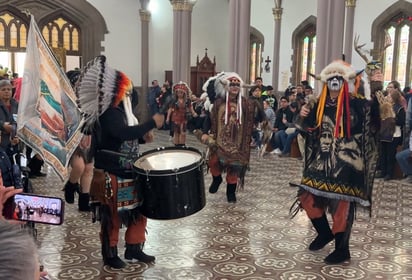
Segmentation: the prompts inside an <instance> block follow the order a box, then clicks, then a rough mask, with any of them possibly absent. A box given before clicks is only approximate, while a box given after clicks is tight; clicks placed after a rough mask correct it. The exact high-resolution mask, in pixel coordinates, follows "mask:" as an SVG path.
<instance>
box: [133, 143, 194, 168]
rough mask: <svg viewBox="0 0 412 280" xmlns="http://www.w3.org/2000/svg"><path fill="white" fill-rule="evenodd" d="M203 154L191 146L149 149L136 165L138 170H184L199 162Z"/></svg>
mask: <svg viewBox="0 0 412 280" xmlns="http://www.w3.org/2000/svg"><path fill="white" fill-rule="evenodd" d="M201 159H202V155H201V154H200V153H199V152H198V151H196V150H195V149H190V148H181V149H177V148H166V149H162V150H155V151H149V152H148V153H146V154H143V155H142V156H141V157H139V158H138V159H137V160H136V162H135V163H134V166H135V167H136V169H137V170H138V171H141V172H142V171H144V174H145V173H147V172H150V173H152V172H156V171H157V172H164V171H171V170H182V169H185V168H189V167H191V166H193V164H196V163H199V162H200V161H201Z"/></svg>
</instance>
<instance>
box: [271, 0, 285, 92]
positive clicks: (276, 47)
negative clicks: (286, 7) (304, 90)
mask: <svg viewBox="0 0 412 280" xmlns="http://www.w3.org/2000/svg"><path fill="white" fill-rule="evenodd" d="M272 11H273V16H274V20H275V30H274V36H273V59H272V69H273V72H272V86H273V90H274V92H275V93H276V92H278V91H279V54H280V32H281V24H282V12H283V8H282V0H275V8H273V9H272Z"/></svg>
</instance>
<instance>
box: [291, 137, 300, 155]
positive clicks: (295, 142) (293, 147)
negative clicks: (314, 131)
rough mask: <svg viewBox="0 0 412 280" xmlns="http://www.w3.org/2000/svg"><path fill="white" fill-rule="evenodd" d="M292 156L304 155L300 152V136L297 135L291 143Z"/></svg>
mask: <svg viewBox="0 0 412 280" xmlns="http://www.w3.org/2000/svg"><path fill="white" fill-rule="evenodd" d="M290 157H293V158H301V157H302V154H301V153H300V150H299V144H298V137H295V138H294V139H293V140H292V145H290Z"/></svg>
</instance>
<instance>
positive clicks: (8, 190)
mask: <svg viewBox="0 0 412 280" xmlns="http://www.w3.org/2000/svg"><path fill="white" fill-rule="evenodd" d="M360 75H361V74H359V73H357V72H356V71H355V70H354V69H353V68H352V67H351V66H350V65H348V64H347V63H345V62H343V61H334V62H332V63H330V64H329V65H327V66H326V67H325V68H324V69H323V70H322V71H321V73H320V75H319V77H317V78H318V79H319V80H320V81H321V82H322V88H321V91H320V92H319V93H315V92H314V90H313V88H312V87H311V86H310V85H309V84H308V83H307V82H306V81H302V82H301V83H300V84H298V85H296V86H291V87H289V88H288V89H287V90H286V91H285V92H284V93H283V94H281V95H279V94H275V92H274V90H273V88H272V87H271V86H265V85H264V84H263V80H262V78H260V77H257V78H256V79H255V81H254V83H253V84H252V85H246V84H245V82H244V81H243V80H242V78H241V77H240V76H239V75H238V74H237V73H234V72H222V73H219V74H217V75H216V76H214V77H211V78H210V79H209V80H208V81H207V82H206V83H205V84H204V85H203V88H202V92H201V93H197V94H194V93H192V92H191V89H190V87H189V86H188V85H187V83H186V82H184V81H180V82H178V83H175V84H173V83H171V82H169V81H165V82H164V83H163V85H162V86H160V85H159V83H158V81H157V80H154V81H153V82H152V86H151V87H150V89H149V91H148V95H147V106H148V109H149V111H150V114H151V117H150V118H149V120H147V121H146V122H144V123H139V121H138V120H137V118H136V116H135V115H134V113H133V108H134V107H135V106H136V105H137V92H136V91H135V90H134V87H133V84H132V82H131V80H130V79H129V78H128V77H127V76H126V75H125V74H124V73H123V72H121V71H118V70H116V69H113V68H111V67H110V66H109V65H108V64H107V62H106V58H105V57H104V56H99V57H96V58H95V59H94V60H93V61H92V62H90V63H88V65H87V67H85V69H83V70H81V71H80V70H76V71H71V72H69V73H67V76H68V78H69V79H70V81H71V83H72V86H73V88H74V90H75V92H76V96H77V99H78V100H77V102H78V104H79V106H80V108H82V109H83V110H86V111H84V112H82V113H83V116H84V118H85V119H84V121H85V124H84V126H83V127H82V132H83V139H82V141H81V143H80V145H79V147H78V149H77V150H76V152H75V153H74V154H73V156H72V158H71V160H70V164H71V165H70V168H71V173H70V177H69V179H68V180H67V182H66V183H65V185H64V187H63V191H64V198H65V201H66V202H67V203H70V204H71V203H74V200H75V195H76V194H78V196H79V199H78V200H79V201H78V209H79V211H94V217H96V216H98V217H99V218H98V220H99V221H100V223H101V231H100V240H101V245H102V246H101V248H102V257H103V262H104V264H105V265H108V266H110V267H112V268H117V269H119V268H124V267H125V266H126V263H125V262H124V261H123V260H122V259H121V258H120V257H119V255H118V250H117V246H118V241H119V229H120V227H121V226H122V225H124V226H126V227H127V230H126V232H125V238H124V239H125V242H126V244H125V245H126V251H125V255H124V258H125V259H126V260H127V261H141V262H145V263H149V262H153V261H154V260H155V257H154V256H150V255H148V254H146V253H145V252H143V248H144V243H145V240H146V237H145V235H146V224H147V218H146V217H145V216H143V215H142V214H141V213H140V212H139V211H138V209H139V206H140V205H141V200H140V198H139V197H138V193H137V191H136V187H137V186H136V185H135V183H136V182H135V175H134V174H133V170H132V165H133V162H134V161H135V160H136V159H137V157H138V155H139V145H140V144H143V143H147V142H151V141H153V140H154V139H153V132H152V130H153V129H166V130H169V131H170V134H169V135H170V137H171V140H172V142H173V144H174V145H175V146H178V147H180V146H185V144H186V133H187V132H193V133H194V134H195V135H196V136H197V137H198V139H199V140H200V141H201V142H202V143H204V144H205V145H207V146H208V149H209V152H208V153H207V158H206V162H207V166H208V168H209V170H210V173H211V175H212V183H211V185H210V186H209V189H208V191H209V192H210V193H212V194H214V193H217V192H218V190H219V187H220V185H221V184H222V183H223V181H225V182H226V198H227V201H228V202H229V203H236V202H237V197H236V191H237V190H238V189H239V188H243V187H244V178H245V176H246V173H247V170H248V168H249V162H250V160H251V159H250V157H251V150H252V149H257V150H259V151H261V153H259V155H260V156H269V155H268V154H271V155H275V156H276V158H277V159H278V160H281V158H285V157H290V156H291V149H292V145H293V143H294V140H295V139H296V142H297V143H298V148H299V150H300V154H301V155H302V157H301V159H302V160H303V167H304V168H303V173H302V178H301V181H300V183H298V184H296V186H297V187H298V192H297V200H296V203H297V204H298V205H299V207H300V208H302V209H304V210H305V212H306V214H307V216H308V218H309V219H310V221H311V222H312V224H313V226H314V228H315V230H316V231H317V233H318V235H317V237H316V238H315V239H314V240H313V241H312V243H311V244H310V245H309V250H319V249H321V248H323V247H324V246H325V245H326V244H328V243H329V242H331V241H333V240H334V241H335V250H334V251H333V252H332V253H331V254H329V255H328V256H327V257H326V258H325V262H326V263H329V264H336V263H341V262H344V261H346V260H348V259H349V258H350V252H349V237H350V233H351V228H352V224H353V222H354V219H355V208H356V207H355V205H356V204H357V203H358V204H360V205H363V206H366V207H370V205H371V193H372V186H373V181H374V179H375V178H383V179H384V180H392V179H394V170H395V166H396V163H398V164H399V166H400V168H401V170H402V172H403V174H404V176H405V177H406V178H405V179H404V180H405V182H406V183H412V135H411V134H410V132H409V128H410V127H411V123H412V99H411V98H410V96H411V94H412V93H411V91H410V89H409V88H405V89H404V90H403V91H401V89H400V84H399V83H398V82H397V81H391V82H390V83H389V84H388V85H387V86H386V88H385V89H384V88H383V82H382V85H381V86H380V87H378V88H373V90H372V91H371V92H370V93H369V92H366V87H365V86H364V85H363V83H364V82H366V81H362V79H361V78H360ZM368 78H370V77H369V76H368ZM375 85H376V84H375ZM245 87H246V88H247V89H248V90H247V91H246V90H245ZM91 89H94V90H91ZM13 91H16V86H15V83H14V81H11V80H9V79H7V78H3V79H2V80H0V130H1V132H2V133H1V143H0V149H2V150H4V151H6V152H7V154H8V156H9V160H14V158H13V153H15V152H16V151H18V153H20V152H21V151H22V149H23V148H24V147H23V146H22V145H21V143H20V141H19V139H18V137H17V136H16V114H17V106H18V101H17V100H16V99H15V98H14V97H15V96H19V95H18V93H16V92H13ZM96 93H99V94H103V95H104V98H101V96H100V95H97V94H96ZM89 103H90V104H89ZM91 103H93V104H91ZM84 108H87V109H84ZM408 135H409V136H408ZM407 139H409V143H408V141H407ZM408 144H409V146H408ZM376 151H379V153H378V152H376ZM32 158H36V159H37V160H41V159H38V157H36V156H33V157H32ZM2 171H3V170H2ZM375 171H376V176H375ZM39 172H40V170H36V174H37V176H39V174H40V173H41V172H40V173H39ZM3 173H4V172H3ZM4 174H5V173H4ZM224 175H225V176H224ZM108 182H109V183H108ZM336 186H340V187H336ZM107 188H110V190H111V191H110V192H109V194H110V195H108V193H107ZM18 192H20V190H16V189H15V188H14V187H13V182H11V183H10V182H8V183H7V184H4V186H3V181H1V186H0V200H1V201H0V202H1V203H0V206H1V207H0V208H2V207H3V204H5V203H6V199H7V198H8V197H10V196H11V195H13V194H14V193H18ZM125 198H126V199H125ZM90 201H93V203H94V204H93V205H94V206H93V207H91V204H90ZM97 211H98V214H96V212H97ZM327 213H330V214H331V215H332V218H333V225H332V228H330V226H329V222H328V220H327V215H326V214H327ZM5 231H10V232H14V231H16V229H15V228H12V227H10V226H9V225H8V224H7V223H4V222H1V224H0V234H5V233H4V232H5ZM19 234H20V233H19ZM4 236H5V237H4V238H7V236H6V235H4ZM27 242H28V244H27V250H29V249H30V250H32V249H31V248H32V247H33V244H31V243H30V242H31V241H27ZM29 243H30V244H29ZM32 251H35V250H34V249H33V250H32ZM33 255H35V254H34V253H33ZM1 258H2V257H0V259H1ZM4 262H5V263H7V261H4ZM36 263H37V259H36V258H34V264H36ZM30 265H33V263H31V264H30ZM30 267H31V266H30ZM33 273H36V274H38V273H39V271H38V269H34V268H33ZM43 274H44V273H43ZM36 277H38V276H37V275H36ZM25 279H29V278H25ZM35 279H37V278H35Z"/></svg>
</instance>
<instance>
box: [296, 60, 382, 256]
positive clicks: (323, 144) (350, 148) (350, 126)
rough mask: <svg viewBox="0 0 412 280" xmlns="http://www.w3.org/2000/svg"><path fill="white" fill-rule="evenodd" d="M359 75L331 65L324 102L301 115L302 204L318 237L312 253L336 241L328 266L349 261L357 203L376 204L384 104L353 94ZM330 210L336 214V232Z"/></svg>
mask: <svg viewBox="0 0 412 280" xmlns="http://www.w3.org/2000/svg"><path fill="white" fill-rule="evenodd" d="M355 77H356V72H355V71H354V70H352V68H351V67H350V66H349V65H348V64H346V63H345V62H343V61H335V62H332V63H331V64H329V65H327V66H326V67H325V68H324V69H323V70H322V72H321V73H320V80H321V81H322V82H323V83H324V85H323V89H322V93H321V94H320V96H319V99H318V100H317V102H315V103H314V104H311V106H308V105H306V106H303V107H302V109H301V112H300V118H301V119H300V127H301V128H303V131H302V133H303V135H304V137H305V161H304V170H303V176H302V179H301V182H300V184H298V186H299V190H298V200H297V203H299V204H300V207H302V208H303V209H304V210H305V211H306V214H307V216H308V217H309V218H310V220H311V222H312V224H313V226H314V228H315V230H316V231H317V233H318V235H317V237H316V238H315V239H314V240H313V241H312V242H311V244H310V245H309V250H311V251H316V250H320V249H321V248H323V247H324V246H325V245H327V244H328V243H329V242H331V241H332V240H335V250H334V251H333V252H332V253H331V254H329V255H328V256H327V257H326V258H325V262H326V263H328V264H335V263H341V262H344V261H346V260H348V259H350V252H349V237H350V233H351V229H352V224H353V221H354V216H355V204H356V203H359V204H361V205H363V206H367V207H370V205H371V195H372V186H373V177H374V172H375V167H376V161H377V153H376V138H375V135H374V133H375V132H376V126H377V125H378V124H379V119H373V118H372V117H371V116H374V115H376V114H374V113H373V111H376V110H379V109H378V108H379V106H378V103H377V101H376V100H367V99H365V98H364V97H360V96H357V95H356V94H354V93H353V92H352V94H351V92H350V90H349V84H350V83H351V82H352V80H353V79H355ZM326 212H329V213H330V214H331V215H332V220H333V225H332V229H331V228H330V226H329V222H328V220H327V217H326Z"/></svg>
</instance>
